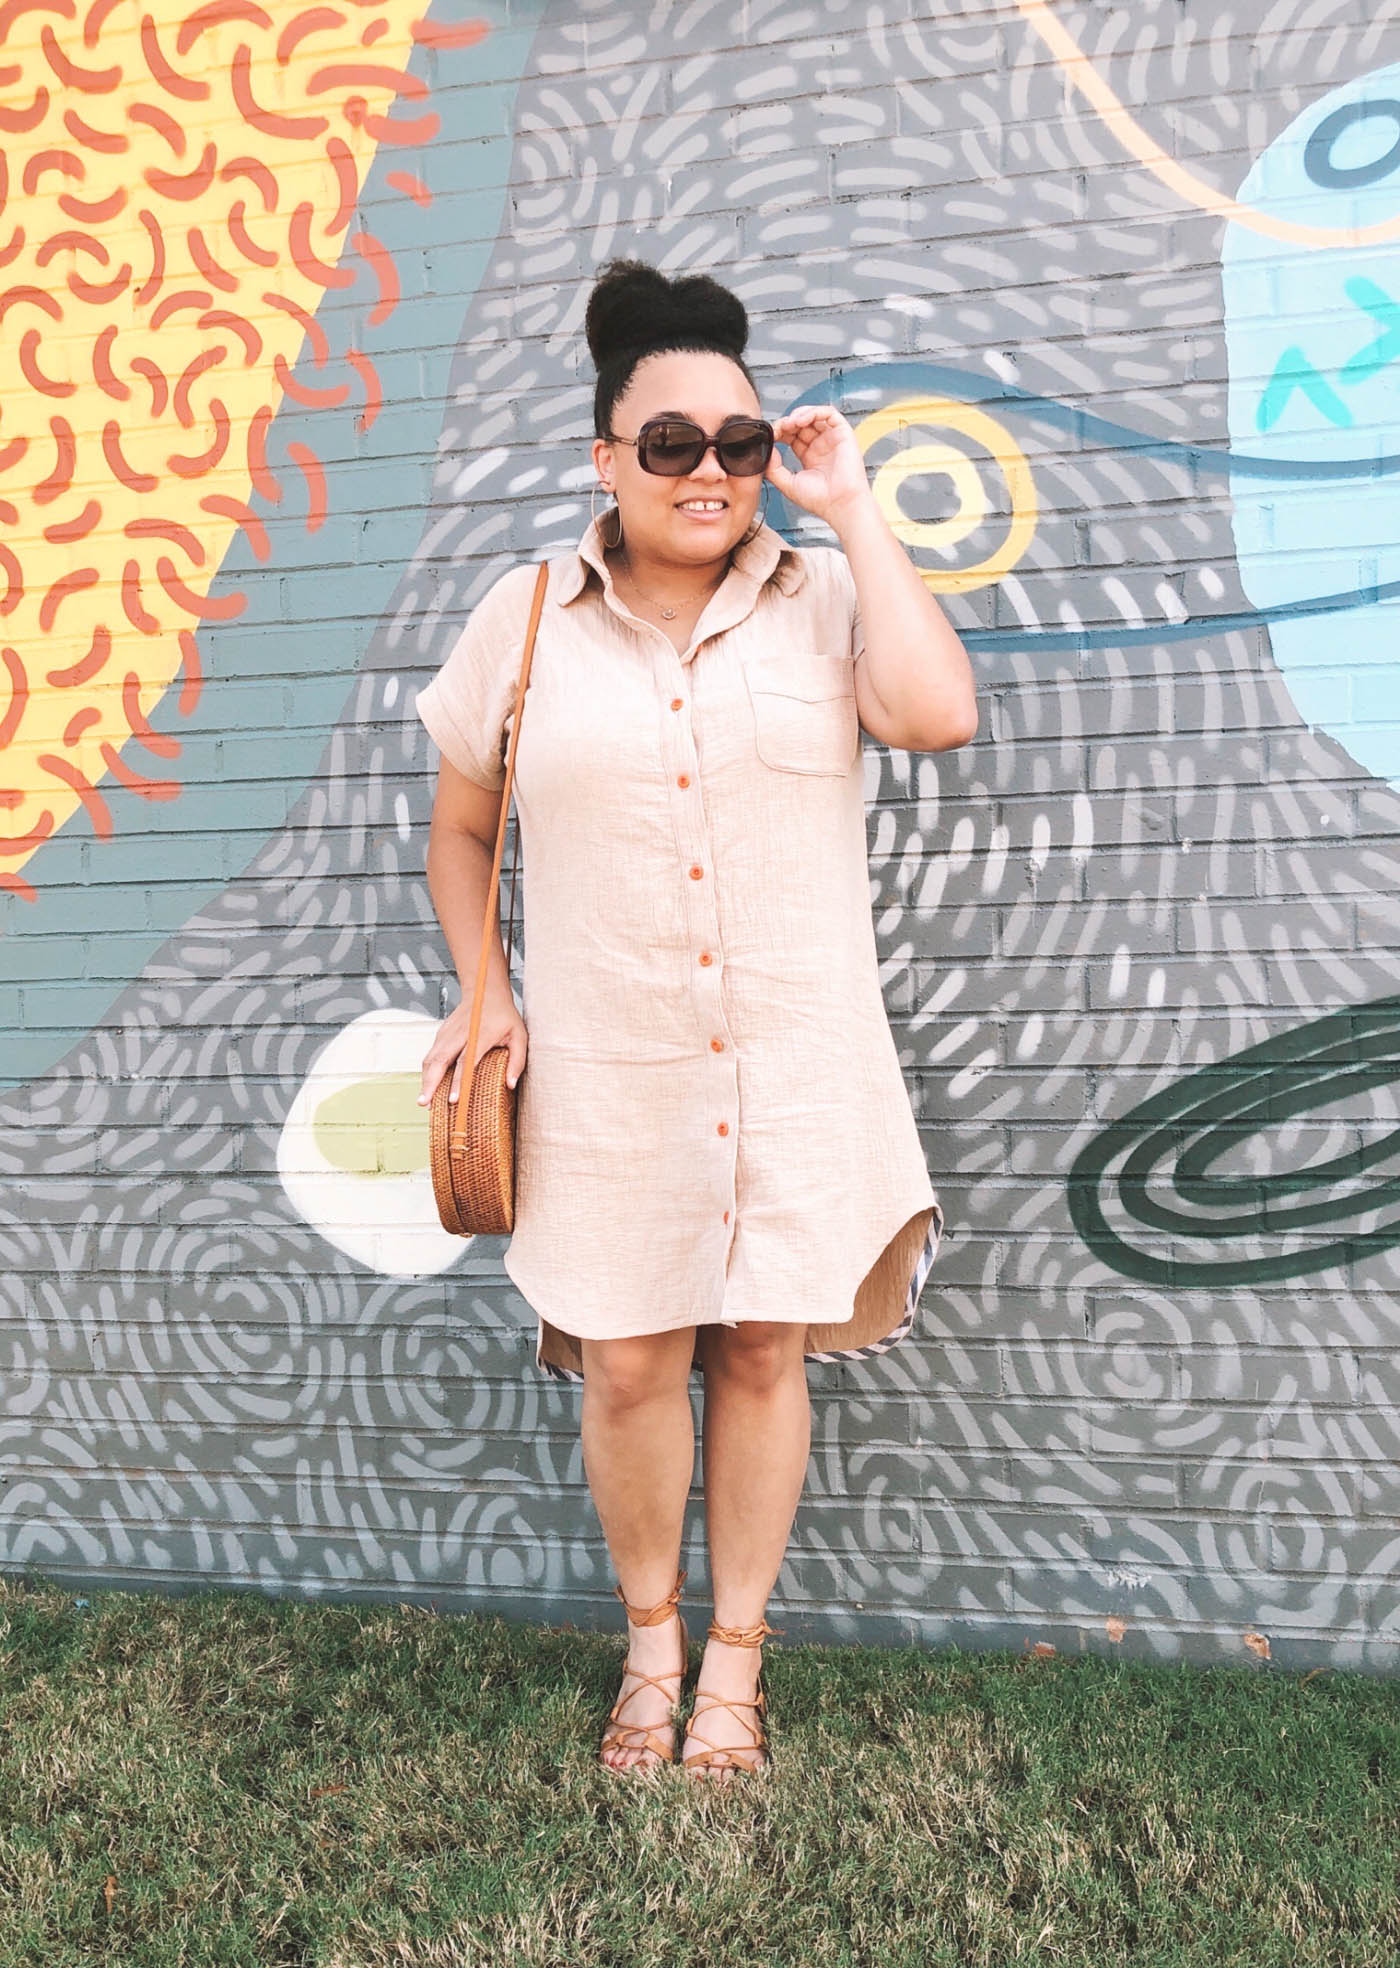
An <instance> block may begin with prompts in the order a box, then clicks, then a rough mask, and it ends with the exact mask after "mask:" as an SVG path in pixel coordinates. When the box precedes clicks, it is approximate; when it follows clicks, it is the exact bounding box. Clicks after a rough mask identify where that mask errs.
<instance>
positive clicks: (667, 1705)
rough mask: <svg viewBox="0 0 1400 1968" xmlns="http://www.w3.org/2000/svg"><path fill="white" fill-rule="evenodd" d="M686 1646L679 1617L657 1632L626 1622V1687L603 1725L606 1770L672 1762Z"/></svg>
mask: <svg viewBox="0 0 1400 1968" xmlns="http://www.w3.org/2000/svg"><path fill="white" fill-rule="evenodd" d="M685 1640H686V1636H685V1627H684V1623H683V1621H682V1620H681V1619H680V1617H679V1615H673V1617H672V1618H671V1619H669V1620H666V1621H663V1622H662V1623H661V1624H659V1625H653V1626H634V1625H633V1624H632V1622H631V1620H629V1621H628V1623H627V1659H626V1662H625V1663H624V1666H623V1671H622V1686H621V1687H620V1689H619V1690H618V1696H617V1700H616V1701H615V1702H614V1703H613V1706H612V1713H611V1714H610V1715H609V1717H608V1720H607V1722H606V1724H605V1725H604V1729H603V1742H602V1747H601V1749H600V1750H599V1752H598V1760H599V1762H600V1763H602V1764H604V1765H605V1766H606V1768H608V1769H610V1770H630V1769H633V1768H634V1767H636V1766H637V1765H641V1766H642V1767H643V1768H645V1767H647V1766H648V1765H650V1764H653V1763H667V1762H671V1761H673V1760H674V1757H675V1748H676V1727H677V1725H676V1721H675V1718H674V1716H673V1714H672V1710H673V1709H674V1708H675V1706H676V1703H677V1702H678V1701H679V1700H680V1698H681V1684H682V1682H683V1681H684V1679H685V1669H686V1654H687V1651H688V1650H687V1647H686V1644H685ZM678 1655H679V1665H677V1656H678Z"/></svg>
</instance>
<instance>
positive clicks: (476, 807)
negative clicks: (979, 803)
mask: <svg viewBox="0 0 1400 1968" xmlns="http://www.w3.org/2000/svg"><path fill="white" fill-rule="evenodd" d="M586 332H587V336H588V344H589V348H590V351H591V353H592V355H593V359H594V362H595V364H596V368H597V384H596V389H595V396H594V429H595V431H596V433H597V435H596V437H595V440H594V444H593V461H594V466H595V469H596V470H597V472H598V475H599V480H600V483H601V486H602V489H603V490H604V491H606V492H610V493H612V494H613V496H614V499H615V501H616V503H615V506H614V507H612V508H611V509H610V510H609V511H608V512H607V514H606V515H605V516H604V518H603V519H602V521H601V522H600V521H599V520H598V519H597V518H596V517H595V518H594V520H593V521H592V523H591V524H590V525H589V527H588V529H587V530H586V532H585V533H584V535H583V537H582V539H581V540H580V542H579V544H578V547H577V549H570V550H569V551H567V552H564V553H558V554H555V555H552V556H551V557H550V559H549V588H548V593H547V596H546V600H545V605H544V609H543V613H542V615H541V618H540V624H539V630H538V634H537V639H536V644H535V652H534V658H533V664H532V669H531V673H530V685H529V690H528V692H527V696H526V706H525V711H524V712H523V713H522V722H521V731H520V740H519V744H518V746H517V750H516V760H515V778H514V786H513V791H514V796H515V800H516V811H517V819H518V825H519V830H520V843H521V855H522V861H523V868H524V907H523V916H524V929H525V968H524V980H523V998H524V1014H525V1015H524V1017H522V1016H521V1015H520V1014H519V1013H517V1011H516V1007H515V1001H514V997H513V995H512V992H511V987H510V982H509V978H508V973H507V962H506V955H505V952H504V949H503V948H502V947H501V945H500V943H499V941H498V940H497V939H495V938H493V939H492V948H491V951H490V954H489V963H490V966H491V968H490V972H489V987H488V991H487V996H486V1003H485V1011H484V1016H483V1019H482V1023H481V1030H480V1035H479V1043H478V1048H477V1057H478V1058H479V1057H480V1056H481V1054H482V1053H483V1052H485V1051H486V1050H487V1049H488V1048H489V1047H491V1046H498V1045H503V1046H506V1047H507V1048H508V1053H509V1064H508V1077H509V1078H510V1081H511V1084H512V1085H514V1084H515V1083H516V1081H517V1080H519V1083H520V1098H519V1108H518V1115H517V1165H516V1220H515V1227H514V1230H513V1233H512V1237H511V1242H510V1245H509V1247H508V1249H507V1251H506V1253H505V1259H504V1262H505V1269H506V1271H507V1273H508V1275H509V1276H510V1277H511V1278H512V1280H513V1281H514V1282H515V1283H516V1284H517V1285H518V1286H519V1287H520V1290H521V1291H522V1293H523V1294H524V1296H525V1298H526V1299H527V1301H528V1302H529V1303H530V1305H531V1306H532V1307H533V1308H534V1310H535V1311H536V1314H537V1319H538V1327H537V1340H536V1352H535V1359H536V1364H537V1366H538V1367H540V1368H541V1370H542V1371H544V1372H546V1373H548V1374H550V1375H552V1376H554V1377H556V1378H563V1379H568V1380H573V1381H578V1380H580V1379H581V1380H582V1383H583V1397H582V1441H583V1454H584V1464H585V1469H586V1471H587V1476H588V1482H589V1487H590V1491H591V1493H592V1496H593V1499H594V1502H595V1505H596V1508H597V1511H598V1516H599V1519H600V1522H601V1524H602V1528H603V1532H604V1536H605V1538H606V1540H607V1545H608V1550H609V1554H610V1556H611V1559H612V1562H613V1565H614V1568H615V1571H616V1574H617V1578H618V1581H619V1582H618V1584H617V1586H616V1591H617V1594H618V1596H619V1597H620V1598H621V1599H622V1600H623V1604H624V1605H625V1606H626V1608H627V1613H628V1643H629V1645H628V1654H627V1659H626V1663H625V1666H624V1670H623V1678H622V1686H621V1688H620V1690H619V1693H618V1698H617V1701H616V1702H615V1704H614V1706H613V1710H612V1713H611V1715H610V1716H609V1719H608V1724H607V1727H606V1730H605V1732H604V1739H603V1743H602V1747H601V1751H600V1757H601V1760H602V1762H603V1763H604V1764H605V1765H607V1766H608V1767H610V1768H613V1769H617V1770H626V1769H638V1768H647V1767H652V1766H655V1765H656V1764H658V1763H662V1762H670V1761H674V1760H675V1752H676V1729H677V1726H678V1724H677V1722H676V1720H675V1719H674V1718H673V1709H674V1707H675V1704H676V1703H677V1701H678V1700H679V1696H680V1691H681V1684H682V1681H683V1678H684V1673H685V1668H686V1664H687V1636H686V1631H685V1626H684V1622H683V1620H682V1619H681V1617H680V1615H679V1613H678V1611H677V1602H678V1600H679V1598H680V1591H681V1586H682V1584H683V1582H684V1579H685V1573H684V1572H678V1570H677V1566H678V1561H679V1554H680V1545H681V1536H682V1528H683V1519H684V1514H685V1504H686V1497H687V1494H688V1491H689V1488H690V1484H691V1477H692V1469H693V1460H694V1429H693V1425H692V1415H691V1408H690V1375H691V1372H692V1370H693V1369H698V1370H699V1371H700V1372H701V1373H702V1374H703V1379H704V1421H703V1429H702V1439H703V1448H704V1478H705V1497H706V1514H707V1536H708V1545H709V1552H710V1562H711V1572H712V1580H713V1588H714V1606H715V1613H716V1618H715V1619H714V1620H713V1621H711V1623H710V1627H709V1632H708V1636H707V1645H706V1648H705V1653H704V1658H703V1661H702V1663H701V1668H700V1675H699V1686H698V1688H697V1690H696V1699H695V1706H694V1712H693V1713H692V1715H691V1718H690V1723H689V1726H688V1727H687V1729H686V1732H685V1737H684V1740H683V1743H682V1745H681V1748H682V1762H683V1767H684V1768H685V1769H686V1770H687V1771H688V1772H689V1773H691V1774H693V1775H696V1776H701V1775H703V1776H707V1777H710V1776H713V1777H715V1778H718V1779H720V1780H723V1779H724V1778H725V1777H727V1776H729V1775H731V1774H732V1773H733V1772H734V1771H736V1770H755V1769H761V1768H764V1767H766V1766H767V1761H768V1757H767V1732H766V1729H765V1727H764V1722H765V1719H766V1698H765V1693H764V1690H763V1685H762V1679H761V1674H760V1669H759V1659H760V1649H761V1645H762V1640H763V1636H764V1634H765V1633H771V1632H774V1631H776V1630H777V1629H776V1628H773V1627H770V1626H769V1625H768V1624H767V1621H766V1619H765V1617H764V1609H765V1606H766V1604H767V1601H768V1596H769V1593H770V1591H771V1590H772V1587H773V1583H774V1581H775V1579H776V1577H777V1574H778V1569H779V1567H780V1565H781V1563H782V1559H783V1553H784V1548H785V1546H786V1543H787V1540H788V1536H789V1533H790V1530H791V1526H792V1520H793V1516H794V1513H795V1510H796V1506H797V1500H798V1497H799V1494H800V1492H801V1488H802V1483H803V1479H804V1475H805V1472H806V1467H807V1460H808V1454H809V1450H810V1409H809V1404H808V1393H807V1381H806V1371H805V1361H806V1360H807V1359H809V1358H815V1359H822V1360H840V1359H846V1358H852V1357H859V1356H862V1355H866V1354H869V1353H874V1352H880V1351H882V1350H884V1348H885V1347H887V1346H889V1345H892V1344H893V1343H894V1342H895V1341H896V1340H898V1339H899V1338H900V1337H902V1336H903V1334H904V1333H906V1332H907V1331H908V1330H909V1328H910V1326H911V1324H912V1320H913V1312H914V1306H915V1303H916V1302H917V1298H918V1293H919V1290H920V1288H921V1286H922V1284H923V1280H924V1277H925V1276H926V1274H927V1271H928V1268H929V1265H930V1264H931V1263H932V1261H933V1258H934V1255H935V1253H936V1250H937V1246H938V1240H939V1237H940V1235H941V1232H942V1228H943V1212H942V1210H941V1208H940V1207H939V1205H938V1200H937V1198H936V1196H935V1195H934V1192H933V1189H932V1187H931V1185H930V1182H929V1176H928V1169H927V1165H926V1162H925V1159H924V1155H923V1151H922V1148H921V1146H920V1142H919V1136H918V1129H917V1126H916V1124H915V1121H914V1117H913V1113H912V1110H911V1108H910V1105H909V1099H908V1093H907V1089H906V1087H905V1085H904V1080H903V1076H902V1073H901V1071H900V1068H899V1063H898V1056H897V1053H896V1051H895V1046H894V1040H893V1035H892V1033H891V1031H890V1027H889V1023H888V1019H887V1017H886V1014H885V1009H884V1003H883V998H882V995H881V990H880V983H879V969H878V962H877V956H876V948H875V940H874V928H873V923H872V920H871V912H870V895H869V865H868V859H867V852H866V832H865V804H864V775H863V770H862V754H861V729H862V727H863V728H864V730H865V731H867V732H869V733H870V734H871V736H872V737H874V738H876V739H878V740H880V741H881V742H883V743H885V744H887V745H892V746H897V747H900V748H902V749H906V750H920V751H940V750H946V749H948V748H949V747H952V746H955V745H962V744H966V743H967V742H968V740H969V739H971V738H972V736H973V735H974V733H975V731H976V725H977V711H976V701H975V694H974V688H973V681H972V674H971V669H970V666H969V664H968V660H967V656H966V653H965V651H964V649H963V647H962V644H961V643H960V641H959V640H958V637H957V636H956V635H955V634H954V632H953V630H952V628H951V627H950V625H949V623H948V621H947V619H946V617H945V616H944V614H943V612H942V610H941V609H940V607H939V605H938V603H937V602H936V601H935V600H934V598H933V596H932V595H931V594H930V593H929V591H928V589H927V587H926V586H925V585H924V583H923V581H922V579H921V578H920V576H919V574H918V572H917V570H916V569H915V568H914V567H913V566H912V564H911V563H910V561H909V559H908V557H907V555H906V554H905V553H904V551H903V549H902V548H901V546H900V544H899V542H898V541H897V539H896V538H895V536H894V534H893V533H892V532H891V531H890V528H889V526H888V525H887V523H886V521H885V519H884V517H883V515H882V514H881V513H880V511H879V509H878V507H877V505H876V502H875V499H874V497H873V495H872V493H871V490H870V487H869V484H868V482H867V479H866V474H865V467H864V461H863V459H862V456H861V452H860V448H859V445H858V443H857V441H856V437H855V433H854V432H853V431H852V429H851V427H850V425H849V424H848V423H847V422H846V420H845V418H844V417H843V416H842V415H841V414H840V412H839V411H837V410H835V409H832V408H828V407H826V406H822V405H817V404H807V405H804V406H803V407H801V408H800V409H798V410H795V411H794V412H792V414H791V415H789V416H785V417H781V418H779V419H778V420H777V422H776V424H772V425H770V424H769V423H767V422H766V421H765V420H764V419H763V417H762V414H761V406H760V403H759V397H758V391H757V389H756V387H755V384H754V380H753V377H752V375H751V374H750V372H749V369H748V367H747V365H746V364H745V362H744V360H743V349H744V346H745V343H746V341H747V334H748V322H747V316H746V313H745V310H744V307H743V304H742V303H741V302H740V301H739V300H738V299H737V298H736V296H734V295H733V294H732V293H730V292H729V291H728V290H727V289H725V288H723V287H722V286H720V285H719V284H718V283H717V282H716V281H714V280H712V279H710V278H709V277H707V276H704V275H696V276H689V277H684V278H679V279H676V280H674V281H671V280H668V279H667V278H666V277H665V276H663V275H662V274H661V273H660V272H658V271H657V270H656V269H654V268H652V267H649V266H647V265H646V264H644V263H643V262H641V261H637V260H614V261H612V262H610V263H609V264H608V266H606V267H605V268H604V269H603V272H602V273H601V275H600V277H599V278H598V280H597V283H596V284H595V286H594V288H593V291H592V293H591V295H590V297H589V302H588V308H587V315H586ZM775 439H776V441H780V442H782V443H785V444H786V445H787V446H788V447H789V448H790V449H791V451H792V452H793V454H794V455H795V457H796V459H797V465H798V469H797V470H796V471H795V472H794V471H790V470H789V469H787V468H786V467H785V466H784V465H783V464H782V463H781V462H780V461H779V459H778V457H777V454H776V449H775ZM765 481H766V483H768V484H772V485H775V486H776V487H777V488H778V490H779V491H780V492H782V493H783V494H785V495H786V497H787V498H789V499H790V500H791V501H792V502H793V503H794V504H795V505H796V506H799V507H801V508H802V509H804V510H805V511H807V512H809V513H812V514H814V515H815V516H816V517H817V518H819V519H821V520H824V521H825V522H826V523H827V524H828V525H829V526H830V527H831V528H832V530H833V531H834V532H835V534H836V536H837V538H838V540H839V541H840V548H839V549H838V548H835V547H825V546H822V547H809V548H805V549H797V548H793V547H789V546H788V545H787V544H786V543H785V541H784V540H783V538H782V537H781V535H779V534H778V533H776V532H775V531H774V530H773V529H772V528H771V527H769V526H768V525H767V524H766V523H765V521H764V519H763V517H762V515H761V513H759V511H758V503H759V490H760V487H761V486H762V485H764V483H765ZM595 490H596V488H595ZM534 578H535V567H534V566H533V565H529V564H525V565H521V566H518V567H514V568H511V569H510V570H509V571H508V572H507V573H505V574H504V575H502V576H501V577H500V578H499V579H498V580H497V581H496V582H495V584H494V585H493V586H492V587H491V588H490V589H489V590H488V592H487V593H486V595H485V596H484V597H483V598H482V600H481V601H480V602H479V603H478V605H477V607H476V608H475V609H474V610H473V612H472V615H471V617H470V619H469V620H468V622H467V625H466V627H465V628H464V629H463V630H462V633H461V635H460V637H459V638H458V640H457V642H456V644H455V645H454V647H453V649H452V651H451V652H450V654H449V655H448V657H447V660H446V662H445V663H444V664H443V666H442V669H441V670H440V672H439V674H438V675H437V677H436V678H434V680H433V681H432V683H431V684H429V686H428V687H427V688H426V689H425V690H424V691H422V692H421V693H420V695H419V698H418V713H419V715H420V717H421V718H422V720H423V722H424V724H425V725H426V726H427V728H428V731H429V732H430V733H431V735H432V737H433V738H434V739H435V740H436V742H437V744H438V746H439V749H440V751H441V752H442V755H443V756H442V764H441V768H440V777H439V782H438V788H437V794H436V799H435V803H434V808H433V818H432V826H431V830H430V836H429V843H428V854H427V870H428V882H429V888H430V892H431V894H432V898H433V902H434V906H435V907H436V909H437V912H438V915H439V917H440V919H441V922H442V927H443V932H444V935H445V936H446V939H447V942H448V945H449V947H450V949H451V952H452V956H453V960H454V962H455V964H456V967H457V973H458V976H459V978H460V979H462V980H463V983H464V997H463V1003H462V1004H461V1005H460V1006H459V1007H458V1008H457V1009H456V1010H455V1011H454V1012H453V1013H452V1014H451V1016H450V1017H448V1018H447V1019H446V1020H445V1021H444V1023H443V1025H442V1026H441V1028H440V1030H439V1032H438V1034H437V1036H436V1038H435V1039H434V1042H433V1044H432V1046H431V1048H430V1050H429V1052H428V1054H427V1056H426V1058H425V1059H424V1061H423V1081H422V1091H421V1094H420V1100H421V1101H422V1102H424V1103H426V1102H427V1101H429V1100H430V1099H431V1096H432V1091H433V1088H434V1087H435V1086H436V1085H437V1083H438V1081H439V1079H440V1078H441V1076H442V1074H443V1072H444V1071H445V1070H447V1069H448V1068H449V1066H450V1065H451V1064H452V1061H453V1060H454V1058H456V1056H457V1055H458V1054H459V1053H460V1051H461V1049H462V1047H463V1046H464V1044H465V1042H466V1032H467V1024H468V1015H469V1012H470V999H471V993H472V983H473V981H474V978H475V973H476V967H477V953H478V949H479V938H480V926H481V922H482V918H483V916H484V914H485V908H486V888H487V883H488V880H489V875H490V868H491V861H492V850H493V847H494V842H495V837H496V827H497V821H498V816H499V812H500V788H501V786H502V784H503V782H504V778H505V765H504V759H505V753H506V748H507V745H508V743H509V738H510V730H511V724H512V720H513V717H514V699H515V690H516V685H517V681H518V677H519V670H520V661H521V653H522V642H523V632H524V627H525V622H526V619H527V616H528V612H529V605H530V599H531V594H532V591H533V587H534ZM527 1032H528V1056H529V1071H528V1073H525V1070H524V1069H525V1064H526V1056H527ZM472 1063H473V1064H474V1063H475V1062H472ZM465 1066H466V1062H465V1060H462V1059H458V1061H457V1065H456V1067H455V1070H454V1071H453V1078H452V1084H451V1089H450V1091H451V1097H453V1098H456V1097H457V1096H458V1094H459V1092H460V1088H461V1084H462V1074H463V1070H464V1068H465ZM522 1073H524V1077H523V1078H521V1075H522ZM672 1581H674V1583H672ZM668 1586H669V1588H670V1589H669V1591H668V1590H667V1588H668Z"/></svg>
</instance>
